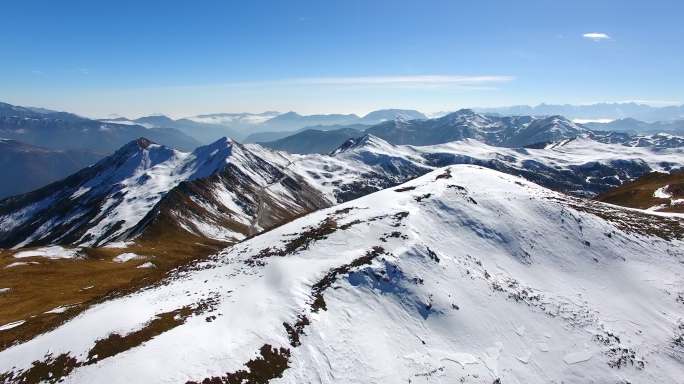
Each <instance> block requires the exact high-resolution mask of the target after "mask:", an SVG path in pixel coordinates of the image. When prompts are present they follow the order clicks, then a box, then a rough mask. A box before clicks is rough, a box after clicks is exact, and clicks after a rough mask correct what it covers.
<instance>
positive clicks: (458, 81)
mask: <svg viewBox="0 0 684 384" xmlns="http://www.w3.org/2000/svg"><path fill="white" fill-rule="evenodd" d="M514 79H515V78H514V77H512V76H454V75H419V76H358V77H316V78H301V79H290V80H285V81H284V82H286V83H289V84H312V85H486V84H495V83H506V82H509V81H512V80H514Z"/></svg>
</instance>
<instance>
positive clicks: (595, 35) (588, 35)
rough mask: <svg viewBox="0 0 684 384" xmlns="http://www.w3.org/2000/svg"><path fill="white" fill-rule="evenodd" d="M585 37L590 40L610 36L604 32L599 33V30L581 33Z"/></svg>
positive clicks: (601, 39) (600, 39)
mask: <svg viewBox="0 0 684 384" xmlns="http://www.w3.org/2000/svg"><path fill="white" fill-rule="evenodd" d="M582 37H584V38H585V39H589V40H592V41H604V40H610V39H611V37H610V36H608V35H607V34H605V33H599V32H590V33H585V34H583V35H582Z"/></svg>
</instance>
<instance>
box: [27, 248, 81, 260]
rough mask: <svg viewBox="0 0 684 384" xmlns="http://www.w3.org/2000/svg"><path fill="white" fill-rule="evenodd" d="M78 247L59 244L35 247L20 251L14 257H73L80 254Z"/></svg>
mask: <svg viewBox="0 0 684 384" xmlns="http://www.w3.org/2000/svg"><path fill="white" fill-rule="evenodd" d="M80 252H81V249H80V248H64V247H60V246H59V245H53V246H49V247H41V248H35V249H31V250H27V251H21V252H17V253H15V254H14V257H16V258H18V259H22V258H25V257H45V258H48V259H73V258H75V257H78V256H80Z"/></svg>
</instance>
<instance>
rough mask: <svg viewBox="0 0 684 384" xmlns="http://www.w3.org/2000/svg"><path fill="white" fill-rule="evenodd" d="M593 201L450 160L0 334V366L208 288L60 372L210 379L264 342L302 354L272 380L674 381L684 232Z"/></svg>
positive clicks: (18, 368) (67, 347)
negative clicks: (86, 305)
mask: <svg viewBox="0 0 684 384" xmlns="http://www.w3.org/2000/svg"><path fill="white" fill-rule="evenodd" d="M582 203H583V202H582V201H581V200H577V199H574V198H568V197H565V196H564V195H561V194H558V193H555V192H552V191H550V190H547V189H544V188H542V187H539V186H537V185H535V184H533V183H530V182H527V181H525V180H524V179H522V178H519V177H515V176H510V175H507V174H503V173H500V172H497V171H493V170H489V169H485V168H480V167H477V166H466V165H461V166H451V167H448V168H442V169H438V170H435V171H433V172H430V173H428V174H426V175H424V176H422V177H419V178H417V179H415V180H413V181H410V182H408V183H405V184H403V185H401V186H399V187H395V188H391V189H387V190H383V191H380V192H377V193H373V194H371V195H368V196H365V197H363V198H360V199H357V200H354V201H350V202H348V203H344V204H341V205H338V206H336V207H333V208H330V209H325V210H320V211H317V212H315V213H312V214H309V215H307V216H304V217H302V218H300V219H297V220H295V221H293V222H290V223H288V224H286V225H283V226H281V227H278V228H276V229H274V230H271V231H269V232H266V233H264V234H261V235H259V236H256V237H253V238H251V239H248V240H245V241H244V242H241V243H239V244H237V245H235V246H233V247H231V248H227V249H225V250H224V251H222V252H220V253H219V254H218V255H216V256H215V257H213V258H212V259H211V260H209V261H204V262H202V263H200V264H197V265H196V268H190V269H186V270H184V271H178V272H176V273H175V274H174V275H173V277H172V278H170V279H169V281H168V283H167V284H162V285H159V286H155V287H151V288H148V289H145V290H143V291H140V292H138V293H135V294H131V295H128V296H125V297H122V298H118V299H114V300H111V301H108V302H104V303H101V304H98V305H96V306H94V307H91V308H90V309H88V310H86V311H85V312H83V313H82V314H81V315H79V316H78V317H76V318H74V319H72V320H70V321H68V322H66V323H65V324H63V325H61V326H60V327H58V328H56V329H55V330H53V331H50V332H47V333H45V334H43V335H40V336H38V337H36V338H34V339H33V340H30V341H28V342H26V343H23V344H20V345H16V346H12V347H10V348H8V349H6V350H4V351H1V352H0V374H1V373H2V372H13V373H14V374H21V372H22V370H26V369H29V367H31V364H32V362H34V361H41V360H44V359H45V356H46V353H51V354H52V356H57V355H59V354H63V353H68V354H69V356H72V357H74V358H75V359H77V361H86V360H87V356H88V352H89V350H90V349H91V348H93V346H94V345H95V342H96V340H99V339H104V338H106V337H107V336H108V335H109V334H110V333H112V332H116V333H118V334H120V335H126V334H130V333H131V332H134V331H136V330H139V329H142V328H144V326H145V324H146V323H148V322H149V321H150V320H152V319H153V318H154V316H155V315H158V314H162V313H168V312H170V311H174V310H177V309H179V308H182V307H185V306H193V305H197V304H198V303H210V305H207V306H206V308H205V309H204V310H203V312H202V313H201V314H195V315H192V316H190V317H188V318H187V320H186V321H184V322H183V323H182V324H180V325H178V326H177V327H175V328H172V329H170V330H168V331H166V332H163V333H161V334H160V335H158V336H156V337H154V338H152V339H151V340H149V341H146V342H145V343H143V344H141V345H138V346H135V347H133V348H131V349H129V350H127V351H125V352H122V353H119V354H115V355H114V356H111V357H107V358H104V359H102V360H100V361H98V362H97V363H94V364H90V365H81V366H78V367H76V368H75V369H74V370H73V372H71V374H70V375H69V376H67V377H66V378H65V382H67V383H95V382H107V383H130V382H145V383H171V382H173V383H176V382H186V381H188V380H193V381H197V382H201V381H202V380H203V379H205V378H211V377H221V376H224V375H226V374H227V373H229V372H236V371H238V370H249V369H251V368H248V367H246V366H245V363H247V362H248V361H250V360H251V359H255V358H256V357H257V356H258V353H259V350H260V348H262V346H264V345H266V344H267V345H269V346H273V347H274V348H281V347H282V348H285V349H287V351H288V352H287V353H288V354H289V357H288V367H287V368H286V369H284V371H283V372H282V377H277V378H274V379H273V380H271V381H270V382H271V383H399V382H408V381H409V380H410V382H413V383H428V382H443V383H447V382H448V383H452V382H466V383H492V382H497V381H496V380H497V379H499V380H500V382H501V383H549V382H565V383H586V382H596V383H618V382H622V383H624V382H630V383H656V382H662V383H674V382H678V381H679V380H681V378H682V372H684V349H683V348H682V346H681V345H678V344H677V341H676V340H677V337H679V338H680V339H679V340H680V342H681V333H682V329H683V328H684V325H682V323H681V322H682V318H683V317H684V316H683V312H684V311H683V308H684V307H683V304H682V302H680V300H681V297H682V294H684V293H682V292H681V291H682V286H684V280H683V276H684V263H683V261H684V254H683V253H682V249H683V248H682V245H683V244H682V241H680V240H665V239H662V238H660V237H654V236H652V235H647V234H646V233H648V232H639V233H637V232H635V231H634V230H629V231H626V230H623V229H620V228H625V227H624V226H618V225H617V224H614V223H613V222H612V221H606V219H604V218H600V217H599V216H597V215H595V214H592V213H589V211H588V210H585V209H580V205H581V204H582ZM585 203H586V204H593V206H594V207H598V208H595V209H598V210H601V209H603V208H605V209H606V211H605V212H604V211H601V212H604V213H602V216H603V217H609V216H610V215H609V214H608V212H613V213H614V212H616V208H614V207H610V206H608V205H603V204H601V203H588V202H585ZM573 207H576V208H573ZM617 211H618V212H623V211H621V210H619V209H617ZM630 212H631V213H630ZM623 213H625V214H628V213H630V214H635V215H643V216H638V217H637V219H639V220H640V222H642V223H643V222H646V221H648V220H646V219H649V220H650V219H652V218H653V217H651V216H646V215H645V214H643V213H634V211H628V210H624V212H623ZM623 219H624V218H623ZM641 219H643V220H641ZM655 219H658V218H657V217H656V218H655ZM625 220H626V219H625ZM658 220H665V219H662V218H660V219H658ZM678 298H679V299H678ZM304 318H305V319H307V321H306V322H304V321H301V320H302V319H304ZM297 324H299V325H300V326H301V327H300V328H297ZM286 325H289V326H291V327H293V328H290V329H294V331H292V332H291V334H290V335H289V336H288V332H287V330H286ZM297 329H299V331H296V330H297ZM293 335H294V336H296V338H293ZM461 380H462V381H461Z"/></svg>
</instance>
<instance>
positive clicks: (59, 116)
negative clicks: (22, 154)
mask: <svg viewBox="0 0 684 384" xmlns="http://www.w3.org/2000/svg"><path fill="white" fill-rule="evenodd" d="M141 136H145V137H149V138H150V139H151V140H154V141H156V142H159V143H164V144H165V145H168V146H170V147H174V148H179V149H183V150H191V149H193V148H195V147H196V146H197V145H199V142H198V141H197V140H195V139H193V138H191V137H189V136H187V135H185V134H183V133H182V132H180V131H178V130H176V129H173V128H172V127H163V128H149V129H148V128H145V127H144V126H141V125H132V124H119V123H112V122H102V121H98V120H91V119H87V118H84V117H80V116H77V115H74V114H71V113H66V112H55V111H49V110H44V109H37V108H27V107H18V106H14V105H10V104H5V103H0V138H5V139H13V140H17V141H20V142H23V143H27V144H31V145H36V146H41V147H46V148H50V149H56V150H87V151H90V152H95V153H100V154H101V155H106V154H108V153H111V152H113V151H115V150H116V149H118V148H119V147H121V146H122V145H124V144H126V143H128V142H129V141H131V140H133V139H135V138H138V137H141Z"/></svg>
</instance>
